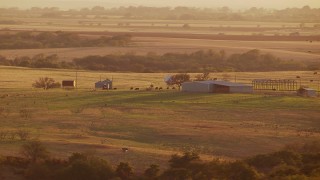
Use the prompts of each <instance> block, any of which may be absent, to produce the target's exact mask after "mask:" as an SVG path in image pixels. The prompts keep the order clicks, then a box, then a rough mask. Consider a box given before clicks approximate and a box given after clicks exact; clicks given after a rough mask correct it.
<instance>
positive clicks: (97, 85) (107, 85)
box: [95, 79, 112, 89]
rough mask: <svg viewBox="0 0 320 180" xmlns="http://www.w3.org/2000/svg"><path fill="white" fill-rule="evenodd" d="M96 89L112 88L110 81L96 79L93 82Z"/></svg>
mask: <svg viewBox="0 0 320 180" xmlns="http://www.w3.org/2000/svg"><path fill="white" fill-rule="evenodd" d="M95 88H96V89H112V81H111V80H109V79H106V80H104V81H98V82H96V83H95Z"/></svg>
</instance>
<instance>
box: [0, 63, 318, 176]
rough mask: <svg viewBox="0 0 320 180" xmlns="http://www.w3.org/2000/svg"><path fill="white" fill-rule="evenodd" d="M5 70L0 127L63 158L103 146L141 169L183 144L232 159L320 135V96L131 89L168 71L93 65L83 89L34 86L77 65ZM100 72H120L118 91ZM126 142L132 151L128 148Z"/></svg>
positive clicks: (11, 148)
mask: <svg viewBox="0 0 320 180" xmlns="http://www.w3.org/2000/svg"><path fill="white" fill-rule="evenodd" d="M0 72H1V73H0V79H1V81H0V86H1V88H0V99H1V100H0V108H1V109H3V110H4V111H2V113H1V114H0V118H1V127H0V131H16V130H18V129H23V130H27V131H29V132H30V135H31V137H32V138H39V139H40V140H41V141H43V142H44V143H45V144H46V145H47V146H48V149H49V150H50V152H52V154H53V156H56V157H66V156H69V155H70V154H71V153H72V152H79V151H80V152H84V151H95V152H96V153H97V154H98V155H99V156H101V157H103V158H105V159H107V160H108V161H110V162H111V163H112V164H118V163H119V161H126V162H129V163H130V164H132V165H133V166H134V167H135V170H138V171H139V170H141V169H145V168H146V167H147V166H148V165H150V164H152V163H155V164H160V165H161V166H162V167H164V166H166V161H167V160H168V159H169V156H170V155H171V154H173V153H180V152H183V151H192V150H193V151H196V152H199V153H200V154H201V155H202V157H203V158H204V159H207V160H209V159H212V158H214V157H220V158H222V159H226V160H228V159H237V158H243V157H247V156H251V155H254V154H258V153H267V152H272V151H276V150H279V149H281V148H283V147H284V145H285V144H289V143H295V142H306V141H312V140H319V139H320V129H319V127H320V124H319V116H320V112H319V108H320V99H319V98H302V97H297V96H291V95H290V96H272V95H271V96H270V95H264V94H260V93H258V94H252V95H249V94H196V93H190V94H189V93H181V92H178V91H175V90H163V91H144V90H140V91H130V90H129V88H130V87H131V86H134V87H140V88H144V87H147V86H149V85H150V83H154V84H155V85H156V86H164V84H163V82H162V79H163V76H164V75H165V74H143V73H141V74H138V73H104V72H89V71H81V72H79V73H78V75H79V77H78V78H79V89H78V90H69V91H68V90H61V89H57V90H48V91H45V90H41V89H33V88H31V84H32V82H33V81H34V80H35V79H37V78H38V77H41V76H50V77H53V78H55V79H56V80H59V81H60V80H62V79H74V77H75V72H72V71H67V70H36V69H26V68H8V67H0ZM100 75H102V77H109V78H110V77H113V78H114V85H115V87H117V88H118V90H114V91H101V90H98V91H92V90H91V89H92V87H93V83H94V82H95V81H97V80H98V79H99V76H100ZM295 75H300V76H301V77H304V78H307V77H308V78H311V77H313V73H312V72H275V73H272V75H271V74H266V73H237V78H239V79H238V80H239V81H240V80H247V81H248V80H249V79H251V78H262V77H272V78H291V77H292V76H295ZM212 76H214V77H217V76H220V77H222V76H223V75H222V74H213V75H212ZM230 76H231V77H229V78H230V79H233V77H232V74H230ZM21 110H26V111H27V112H29V113H30V117H28V118H26V117H25V116H23V114H21ZM21 144H22V142H21V141H18V140H14V141H10V140H7V141H1V142H0V153H1V154H2V155H18V152H19V146H20V145H21ZM122 147H128V148H129V152H128V153H123V152H122V151H121V148H122Z"/></svg>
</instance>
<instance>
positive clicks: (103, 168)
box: [0, 140, 320, 180]
mask: <svg viewBox="0 0 320 180" xmlns="http://www.w3.org/2000/svg"><path fill="white" fill-rule="evenodd" d="M21 154H22V155H23V157H12V156H5V157H1V159H0V165H1V167H5V168H2V169H0V173H1V172H2V171H3V170H4V169H5V171H6V172H8V171H21V172H22V173H20V175H21V176H24V177H25V178H26V179H32V180H37V179H46V180H55V179H59V180H64V179H66V180H86V179H92V180H100V179H101V180H103V179H121V180H130V179H131V180H138V179H139V180H168V179H176V180H184V179H190V180H192V179H194V180H198V179H199V180H200V179H201V180H210V179H241V180H264V179H319V178H320V143H319V141H315V142H311V143H306V144H303V145H293V146H290V147H289V146H288V147H287V148H285V149H284V150H281V151H278V152H274V153H269V154H261V155H256V156H253V157H249V158H246V159H242V160H236V161H222V160H219V159H214V160H212V161H203V160H201V158H200V157H199V155H198V154H197V153H194V152H186V153H184V154H183V155H177V154H175V155H172V156H171V159H170V160H169V161H168V164H169V166H168V167H167V168H166V169H160V167H159V166H158V165H155V164H151V165H150V166H149V167H148V168H147V169H145V170H144V172H143V173H141V172H140V173H136V172H135V171H134V169H133V168H132V167H131V166H130V165H129V164H128V163H126V162H120V163H119V164H118V165H117V166H115V167H112V166H111V165H110V164H109V163H108V162H107V161H105V160H103V159H101V158H99V157H97V156H95V155H94V154H90V153H73V154H72V155H71V156H70V157H69V158H68V159H55V158H51V157H50V154H49V152H48V151H47V149H46V146H45V145H44V144H42V143H41V142H40V141H37V140H32V141H29V142H28V143H26V144H24V145H23V146H22V149H21Z"/></svg>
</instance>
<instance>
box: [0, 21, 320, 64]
mask: <svg viewBox="0 0 320 180" xmlns="http://www.w3.org/2000/svg"><path fill="white" fill-rule="evenodd" d="M1 19H2V18H1V17H0V20H1ZM3 20H8V18H3ZM12 20H14V21H18V22H21V24H16V25H6V24H1V25H0V29H2V30H3V31H0V33H6V32H7V30H8V29H9V30H12V31H21V30H27V31H59V30H62V31H72V32H78V33H80V34H81V35H82V36H86V37H89V36H90V37H94V36H101V35H106V36H112V35H115V34H118V33H130V34H132V35H133V37H134V41H135V43H134V44H133V45H132V46H129V47H90V48H59V49H29V50H28V49H27V50H0V55H2V56H6V57H9V58H14V57H17V56H33V55H35V54H39V53H44V54H47V55H49V54H58V55H59V57H60V58H61V59H62V60H65V61H70V60H72V59H73V58H78V57H84V56H88V55H106V54H122V53H136V54H146V53H148V52H154V53H157V54H164V53H167V52H178V53H190V52H193V51H197V50H203V49H213V50H216V51H220V50H225V51H226V52H227V53H228V54H233V53H243V52H245V51H248V50H252V49H260V50H261V51H262V52H265V53H272V54H274V55H275V56H277V57H280V58H282V59H286V60H290V59H293V60H298V61H320V50H319V46H320V41H319V40H320V30H319V29H317V28H314V27H313V26H314V24H316V23H305V25H304V26H305V27H304V28H300V27H299V23H290V22H245V21H205V20H188V21H184V20H135V19H122V18H117V17H110V18H107V19H102V18H100V19H99V18H98V19H93V18H73V19H72V18H53V19H46V18H27V17H26V18H12ZM184 24H189V26H190V28H183V27H182V26H183V25H184ZM293 32H299V33H300V36H289V34H290V33H293Z"/></svg>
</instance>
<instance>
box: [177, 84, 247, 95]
mask: <svg viewBox="0 0 320 180" xmlns="http://www.w3.org/2000/svg"><path fill="white" fill-rule="evenodd" d="M182 91H183V92H202V93H253V87H252V86H250V85H246V84H240V83H233V82H228V81H192V82H185V83H183V84H182Z"/></svg>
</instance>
